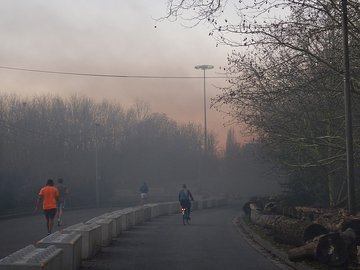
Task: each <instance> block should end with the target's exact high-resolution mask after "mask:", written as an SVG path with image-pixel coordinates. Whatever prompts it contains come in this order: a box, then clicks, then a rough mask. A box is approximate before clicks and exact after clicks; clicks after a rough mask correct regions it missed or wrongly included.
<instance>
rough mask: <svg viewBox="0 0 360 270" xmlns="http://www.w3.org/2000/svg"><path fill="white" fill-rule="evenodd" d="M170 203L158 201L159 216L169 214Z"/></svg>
mask: <svg viewBox="0 0 360 270" xmlns="http://www.w3.org/2000/svg"><path fill="white" fill-rule="evenodd" d="M170 213H171V209H170V203H168V202H167V203H159V215H160V216H167V215H170Z"/></svg>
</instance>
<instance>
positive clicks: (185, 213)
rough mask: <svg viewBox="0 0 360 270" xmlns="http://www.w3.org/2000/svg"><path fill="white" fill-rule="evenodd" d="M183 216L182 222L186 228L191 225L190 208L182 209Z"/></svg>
mask: <svg viewBox="0 0 360 270" xmlns="http://www.w3.org/2000/svg"><path fill="white" fill-rule="evenodd" d="M181 214H182V221H183V224H184V226H185V225H190V222H189V220H190V217H189V208H184V207H182V208H181Z"/></svg>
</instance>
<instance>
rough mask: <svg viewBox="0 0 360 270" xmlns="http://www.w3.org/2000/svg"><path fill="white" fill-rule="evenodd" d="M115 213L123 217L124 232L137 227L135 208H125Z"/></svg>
mask: <svg viewBox="0 0 360 270" xmlns="http://www.w3.org/2000/svg"><path fill="white" fill-rule="evenodd" d="M114 213H116V214H118V215H121V216H123V218H124V219H123V220H122V230H123V231H126V230H131V228H132V227H134V226H135V211H134V209H133V207H128V208H124V209H121V210H118V211H115V212H114Z"/></svg>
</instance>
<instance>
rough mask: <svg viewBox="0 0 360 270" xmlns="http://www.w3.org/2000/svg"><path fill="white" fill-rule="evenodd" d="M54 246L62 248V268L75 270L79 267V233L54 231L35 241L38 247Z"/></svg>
mask: <svg viewBox="0 0 360 270" xmlns="http://www.w3.org/2000/svg"><path fill="white" fill-rule="evenodd" d="M51 245H53V246H55V247H57V248H60V249H62V250H63V256H64V257H63V267H64V269H69V270H77V269H80V267H81V234H79V233H71V234H62V233H60V232H55V233H53V234H50V235H48V236H47V237H45V238H43V239H41V240H40V241H38V242H37V243H36V246H37V247H39V248H46V247H48V246H51Z"/></svg>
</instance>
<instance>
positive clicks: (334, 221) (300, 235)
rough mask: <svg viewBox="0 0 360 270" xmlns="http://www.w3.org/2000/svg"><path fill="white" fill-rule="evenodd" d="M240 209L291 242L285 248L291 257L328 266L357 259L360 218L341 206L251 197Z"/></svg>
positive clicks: (275, 234) (273, 234)
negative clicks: (289, 203) (294, 204)
mask: <svg viewBox="0 0 360 270" xmlns="http://www.w3.org/2000/svg"><path fill="white" fill-rule="evenodd" d="M243 210H244V212H245V214H246V215H248V216H249V217H250V220H251V222H252V223H254V224H256V225H258V226H261V227H263V228H264V229H266V230H267V231H268V232H269V234H270V235H272V236H273V238H274V239H275V240H276V241H278V242H282V243H286V244H290V245H293V246H294V248H293V249H290V250H289V252H288V257H289V259H290V260H292V261H301V260H305V259H314V260H317V261H319V262H321V263H324V264H326V265H329V266H341V265H345V264H348V263H354V262H355V263H357V245H360V218H358V217H354V216H351V215H349V214H348V213H347V211H346V210H344V209H326V208H312V207H286V206H284V204H283V203H281V202H278V201H267V202H264V199H262V201H261V203H259V202H258V201H257V200H255V199H253V200H251V201H249V202H247V203H246V204H245V205H244V207H243Z"/></svg>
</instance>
